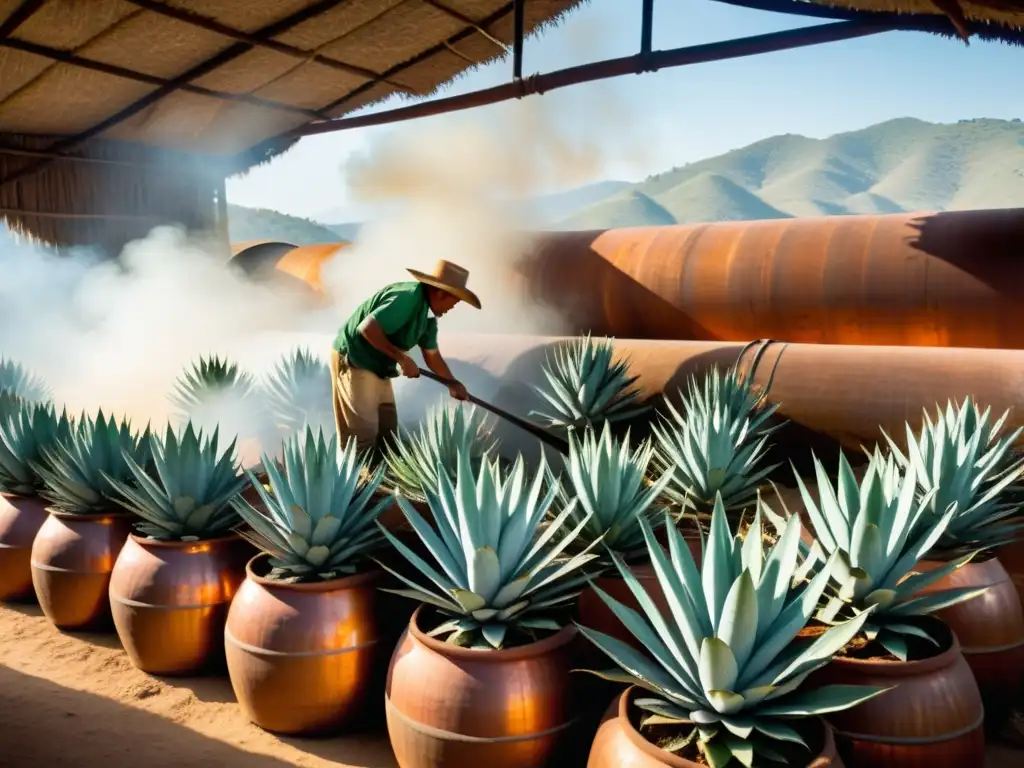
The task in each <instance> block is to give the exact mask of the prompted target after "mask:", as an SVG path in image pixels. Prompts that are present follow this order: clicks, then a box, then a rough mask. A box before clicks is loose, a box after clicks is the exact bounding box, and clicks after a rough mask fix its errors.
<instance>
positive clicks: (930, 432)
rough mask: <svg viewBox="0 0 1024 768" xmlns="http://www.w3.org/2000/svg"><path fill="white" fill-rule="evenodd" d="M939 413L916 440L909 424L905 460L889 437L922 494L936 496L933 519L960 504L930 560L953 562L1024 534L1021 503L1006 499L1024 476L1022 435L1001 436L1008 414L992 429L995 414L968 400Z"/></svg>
mask: <svg viewBox="0 0 1024 768" xmlns="http://www.w3.org/2000/svg"><path fill="white" fill-rule="evenodd" d="M936 411H937V412H936V415H935V420H934V421H933V420H932V418H931V417H930V415H929V414H928V412H927V411H925V413H924V425H923V426H922V428H921V430H920V432H919V433H918V434H916V435H915V434H914V431H913V429H912V428H911V426H910V425H909V424H907V425H906V436H907V453H906V455H904V454H903V453H902V452H901V451H900V449H899V447H898V446H897V445H896V443H895V442H894V441H893V440H892V438H890V437H889V436H888V435H885V439H886V441H887V442H888V444H889V447H890V448H891V450H892V453H893V455H894V456H895V458H896V460H897V461H898V462H899V464H900V465H901V466H902V467H904V468H913V471H914V475H915V477H916V478H917V484H918V488H919V492H920V493H921V494H926V493H929V492H932V495H931V501H930V503H929V509H930V511H931V512H932V514H934V515H941V514H942V513H943V512H945V511H946V510H947V509H948V508H949V507H950V505H951V504H956V509H957V512H956V515H954V517H953V519H952V520H950V522H949V525H948V526H947V527H946V530H945V531H944V532H943V534H942V536H941V538H940V539H939V541H938V543H937V545H936V552H934V553H932V554H931V555H930V557H934V558H936V559H949V558H951V557H955V556H956V555H958V554H963V553H965V552H968V551H972V550H978V549H994V548H996V547H999V546H1002V545H1003V544H1007V543H1009V542H1011V541H1013V540H1014V539H1016V538H1017V537H1018V536H1019V535H1020V532H1021V530H1022V529H1024V520H1022V519H1021V517H1020V510H1021V505H1020V502H1019V501H1017V500H1010V499H1008V498H1007V497H1008V491H1010V490H1011V488H1012V486H1013V484H1014V483H1016V482H1017V481H1018V480H1019V479H1020V477H1021V475H1022V474H1024V458H1021V457H1018V456H1016V455H1015V454H1014V453H1013V450H1012V446H1013V444H1014V443H1015V442H1016V441H1017V438H1019V437H1020V435H1021V432H1022V430H1021V429H1020V428H1017V429H1015V430H1013V431H1012V432H1010V433H1008V434H1001V431H1002V427H1003V424H1004V423H1005V422H1006V419H1007V417H1008V416H1009V411H1007V412H1006V413H1004V414H1003V415H1002V417H1000V418H999V419H998V420H997V421H996V422H995V423H994V424H992V423H990V421H989V419H990V415H991V409H990V408H987V409H985V411H984V413H982V412H981V411H980V410H979V408H978V406H977V405H976V404H974V403H973V402H972V401H971V398H969V397H968V398H966V399H965V400H964V401H963V403H962V404H961V405H959V406H956V405H954V404H953V403H952V402H949V403H947V405H946V410H945V413H943V412H942V410H941V409H936ZM883 434H884V433H883Z"/></svg>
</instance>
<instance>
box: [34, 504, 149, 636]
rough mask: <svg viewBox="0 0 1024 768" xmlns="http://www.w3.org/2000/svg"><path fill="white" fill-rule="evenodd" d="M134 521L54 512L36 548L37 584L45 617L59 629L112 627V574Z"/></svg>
mask: <svg viewBox="0 0 1024 768" xmlns="http://www.w3.org/2000/svg"><path fill="white" fill-rule="evenodd" d="M134 519H135V518H134V517H132V516H131V515H128V514H123V513H120V512H114V513H109V514H98V515H74V514H68V513H66V512H57V511H54V510H52V509H51V510H50V513H49V516H48V517H47V519H46V522H44V523H43V525H42V526H41V527H40V529H39V533H37V534H36V538H35V541H34V542H33V544H32V584H33V586H34V587H35V592H36V598H37V599H38V600H39V606H40V607H41V608H42V609H43V613H44V614H46V618H48V619H49V620H50V621H51V622H53V623H54V625H56V626H57V627H58V628H60V629H71V630H74V629H100V628H102V629H107V628H109V626H110V623H111V615H110V599H109V597H108V589H109V587H110V574H111V571H113V570H114V563H115V561H116V560H117V556H118V555H119V554H120V553H121V548H122V547H123V546H124V544H125V541H127V539H128V535H129V534H130V533H131V529H132V522H133V521H134Z"/></svg>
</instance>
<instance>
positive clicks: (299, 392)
mask: <svg viewBox="0 0 1024 768" xmlns="http://www.w3.org/2000/svg"><path fill="white" fill-rule="evenodd" d="M264 390H265V391H266V397H267V405H268V409H269V411H270V415H271V418H272V419H273V422H274V425H275V426H276V427H277V428H278V429H279V430H280V431H281V432H282V433H283V434H284V435H286V436H291V435H294V434H296V433H298V432H301V431H302V430H303V429H304V428H305V427H306V426H309V427H312V428H313V429H314V430H317V429H323V430H324V431H329V430H331V429H334V405H333V397H334V396H333V394H332V391H331V371H330V368H328V366H327V364H326V363H324V362H323V361H322V360H321V359H320V358H318V357H316V356H315V355H313V354H312V353H311V352H310V351H309V350H308V349H305V348H301V347H300V348H297V349H294V350H292V352H291V353H290V354H287V355H285V356H284V357H283V358H282V359H281V360H280V361H278V363H277V365H275V366H274V369H273V370H272V371H271V372H270V374H269V375H268V376H267V378H266V381H265V383H264Z"/></svg>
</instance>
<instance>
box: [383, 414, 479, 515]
mask: <svg viewBox="0 0 1024 768" xmlns="http://www.w3.org/2000/svg"><path fill="white" fill-rule="evenodd" d="M495 448H496V443H495V442H494V441H493V440H492V439H491V436H490V434H489V431H488V429H487V427H486V424H485V422H484V420H483V419H481V418H479V413H478V411H477V410H476V409H475V408H474V407H473V406H470V405H462V404H459V405H456V406H454V407H445V406H438V407H435V408H431V409H430V410H429V411H428V412H427V416H426V419H424V421H423V422H422V423H421V424H420V425H419V427H417V429H416V431H414V432H413V433H411V434H407V435H402V434H400V435H398V436H397V438H396V439H395V441H394V443H393V444H392V445H386V446H385V452H384V460H385V462H386V464H387V476H386V480H385V482H386V483H387V484H388V485H389V486H391V487H392V488H394V489H395V490H397V491H398V492H399V493H401V494H402V495H403V496H405V498H407V499H412V500H413V501H421V502H422V501H426V499H427V496H426V494H428V493H433V494H435V495H436V494H437V489H438V481H439V478H440V477H441V475H442V474H446V475H447V476H448V478H449V479H450V480H454V479H455V475H456V472H457V471H458V456H459V453H460V452H462V453H465V454H466V455H468V456H469V457H470V461H471V464H472V466H473V468H474V469H477V468H479V467H480V465H481V463H483V461H485V456H487V455H488V454H489V453H490V452H491V451H492V450H494V449H495Z"/></svg>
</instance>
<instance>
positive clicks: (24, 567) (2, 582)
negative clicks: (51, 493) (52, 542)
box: [0, 493, 47, 601]
mask: <svg viewBox="0 0 1024 768" xmlns="http://www.w3.org/2000/svg"><path fill="white" fill-rule="evenodd" d="M46 517H47V512H46V502H45V501H43V500H42V499H40V498H37V497H35V496H14V495H12V494H9V493H0V600H10V601H14V600H25V599H29V598H32V597H34V595H35V593H34V592H33V590H32V566H31V564H30V562H31V560H32V542H33V541H35V538H36V534H37V533H38V532H39V529H40V528H41V527H42V525H43V523H45V522H46Z"/></svg>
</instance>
